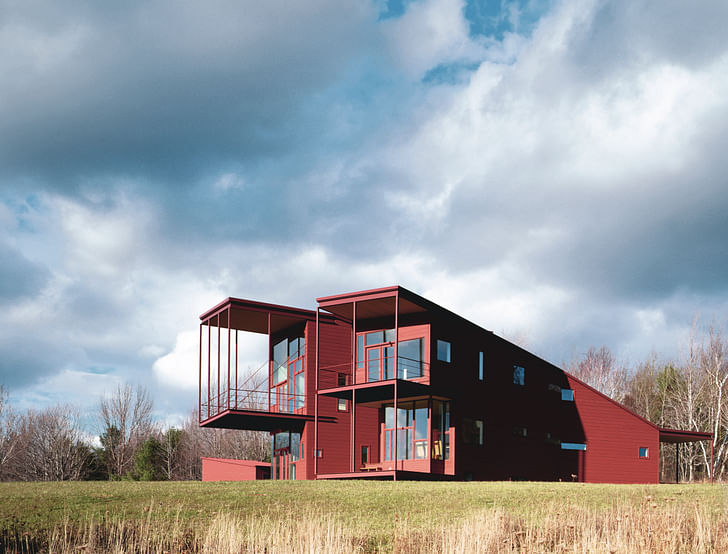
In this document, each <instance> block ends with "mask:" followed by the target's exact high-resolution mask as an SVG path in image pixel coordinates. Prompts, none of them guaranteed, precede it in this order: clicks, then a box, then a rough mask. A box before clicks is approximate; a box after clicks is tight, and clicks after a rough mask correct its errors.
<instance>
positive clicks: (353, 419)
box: [350, 389, 356, 473]
mask: <svg viewBox="0 0 728 554" xmlns="http://www.w3.org/2000/svg"><path fill="white" fill-rule="evenodd" d="M355 407H356V389H351V414H350V417H351V472H352V473H354V472H355V471H356V411H355V410H356V408H355Z"/></svg>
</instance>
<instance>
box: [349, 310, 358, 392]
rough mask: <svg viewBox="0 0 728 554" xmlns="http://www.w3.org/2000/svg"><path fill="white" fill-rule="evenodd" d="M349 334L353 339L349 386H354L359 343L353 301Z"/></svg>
mask: <svg viewBox="0 0 728 554" xmlns="http://www.w3.org/2000/svg"><path fill="white" fill-rule="evenodd" d="M351 334H352V337H353V338H352V344H351V381H350V382H349V384H350V385H356V372H357V370H358V369H359V360H357V356H358V355H359V348H358V347H359V343H358V342H357V338H356V300H354V302H353V307H352V309H351Z"/></svg>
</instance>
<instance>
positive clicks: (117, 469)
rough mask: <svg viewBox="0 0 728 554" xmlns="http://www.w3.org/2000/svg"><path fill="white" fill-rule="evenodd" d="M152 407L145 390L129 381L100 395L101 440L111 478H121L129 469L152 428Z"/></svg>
mask: <svg viewBox="0 0 728 554" xmlns="http://www.w3.org/2000/svg"><path fill="white" fill-rule="evenodd" d="M152 408H153V405H152V400H151V399H150V397H149V393H148V392H147V391H146V389H145V388H144V387H142V386H137V388H136V389H133V388H132V386H131V385H130V384H128V383H127V384H125V385H124V386H121V385H119V386H118V387H117V388H116V391H115V392H114V393H113V394H112V395H110V396H104V397H102V398H101V400H100V402H99V417H100V419H101V424H102V434H101V442H102V445H103V446H104V456H105V461H106V464H107V468H108V472H109V477H110V478H112V479H118V478H121V477H122V476H124V475H126V474H127V473H128V472H130V471H131V470H132V467H133V463H134V453H135V452H136V450H137V448H138V447H139V446H140V445H141V443H142V442H144V440H146V439H147V438H148V437H149V435H150V434H151V433H152V431H153V429H154V426H153V424H152Z"/></svg>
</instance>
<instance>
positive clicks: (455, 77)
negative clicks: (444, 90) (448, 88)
mask: <svg viewBox="0 0 728 554" xmlns="http://www.w3.org/2000/svg"><path fill="white" fill-rule="evenodd" d="M479 66H480V63H479V62H452V63H441V64H440V65H438V66H436V67H433V68H432V69H430V70H429V71H428V72H427V73H425V76H424V77H423V78H422V82H423V83H426V84H430V85H456V84H459V83H464V82H466V81H467V80H468V79H469V78H470V75H471V74H472V72H473V71H475V70H476V69H478V67H479Z"/></svg>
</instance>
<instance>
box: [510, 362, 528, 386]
mask: <svg viewBox="0 0 728 554" xmlns="http://www.w3.org/2000/svg"><path fill="white" fill-rule="evenodd" d="M513 384H514V385H521V386H522V387H523V386H525V384H526V370H525V369H524V368H522V367H521V366H519V365H514V366H513Z"/></svg>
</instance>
